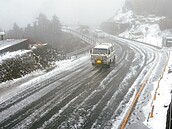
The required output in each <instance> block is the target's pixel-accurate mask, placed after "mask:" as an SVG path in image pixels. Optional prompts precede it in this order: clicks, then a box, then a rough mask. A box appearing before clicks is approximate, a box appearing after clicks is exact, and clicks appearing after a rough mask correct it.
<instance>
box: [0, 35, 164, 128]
mask: <svg viewBox="0 0 172 129" xmlns="http://www.w3.org/2000/svg"><path fill="white" fill-rule="evenodd" d="M105 40H107V41H108V42H112V43H115V45H116V53H117V62H116V64H112V65H111V68H105V67H93V66H92V65H91V62H90V56H89V54H86V55H83V56H82V57H79V58H76V59H75V58H74V59H72V60H68V61H63V62H61V63H59V64H57V65H59V67H57V68H56V69H54V70H52V71H50V72H49V73H46V74H44V75H41V76H39V77H37V78H34V79H32V80H30V81H28V82H26V83H23V84H21V85H18V86H16V88H15V89H13V90H9V92H8V90H7V91H6V92H4V93H3V96H0V116H2V117H0V127H2V129H3V128H31V129H33V128H96V129H97V128H105V127H106V128H116V127H119V126H120V124H121V122H122V119H123V117H124V115H125V113H126V111H127V109H128V107H129V105H130V103H131V101H132V100H133V97H134V95H135V94H136V92H137V90H138V89H139V87H140V85H141V84H142V81H143V80H144V77H145V75H147V73H150V72H152V71H153V69H155V68H156V67H157V66H156V65H157V64H158V63H162V62H160V58H161V57H160V56H161V55H162V56H164V55H166V53H163V52H162V53H161V54H159V52H156V50H154V49H153V48H152V47H145V46H144V45H143V47H141V48H140V45H135V44H130V45H128V43H127V42H126V41H122V40H121V41H120V42H119V41H116V39H113V38H111V39H105ZM164 60H166V58H164ZM164 62H165V61H164ZM162 65H163V63H162ZM8 84H9V83H8ZM4 85H5V84H4ZM4 87H5V86H4Z"/></svg>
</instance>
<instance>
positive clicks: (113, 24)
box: [101, 0, 172, 35]
mask: <svg viewBox="0 0 172 129" xmlns="http://www.w3.org/2000/svg"><path fill="white" fill-rule="evenodd" d="M171 5H172V0H126V2H125V4H124V6H123V8H121V9H120V10H118V11H117V12H116V14H115V16H113V17H112V18H110V19H109V20H108V21H106V22H104V23H102V24H101V29H102V30H104V31H106V32H108V33H110V34H114V35H119V34H121V33H123V32H125V31H127V30H133V29H134V28H138V26H141V25H144V24H149V25H153V24H157V25H158V26H159V30H160V31H164V30H172V8H171ZM146 28H147V27H146ZM139 33H140V32H139Z"/></svg>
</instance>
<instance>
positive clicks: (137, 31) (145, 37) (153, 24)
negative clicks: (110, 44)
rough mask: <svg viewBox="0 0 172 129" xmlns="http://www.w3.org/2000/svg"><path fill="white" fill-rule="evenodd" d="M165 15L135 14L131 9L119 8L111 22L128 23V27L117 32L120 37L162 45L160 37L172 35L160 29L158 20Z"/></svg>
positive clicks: (168, 31)
mask: <svg viewBox="0 0 172 129" xmlns="http://www.w3.org/2000/svg"><path fill="white" fill-rule="evenodd" d="M164 18H165V17H158V16H155V15H147V16H142V15H136V14H134V13H133V11H132V10H128V11H125V12H124V11H122V10H119V11H118V12H117V15H115V16H114V18H113V19H112V21H111V22H115V23H117V24H119V25H120V24H121V25H122V24H124V23H125V24H126V23H127V24H129V25H130V27H128V28H126V30H125V31H124V32H122V33H120V34H119V36H121V37H125V38H129V39H133V40H137V41H141V42H146V43H150V44H153V45H155V46H159V47H162V39H163V38H164V37H166V36H170V35H172V33H171V32H170V30H165V31H161V30H160V27H159V24H158V23H159V21H160V20H161V19H164Z"/></svg>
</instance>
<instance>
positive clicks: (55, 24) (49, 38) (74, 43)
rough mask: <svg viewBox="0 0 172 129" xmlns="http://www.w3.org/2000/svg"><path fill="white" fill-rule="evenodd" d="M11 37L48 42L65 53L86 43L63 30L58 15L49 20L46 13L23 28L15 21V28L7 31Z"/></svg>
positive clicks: (34, 41)
mask: <svg viewBox="0 0 172 129" xmlns="http://www.w3.org/2000/svg"><path fill="white" fill-rule="evenodd" d="M6 38H9V39H23V38H26V39H30V41H32V42H33V43H48V44H49V45H51V46H53V47H55V48H56V49H58V50H60V51H63V52H65V53H68V52H72V51H75V50H77V49H80V48H82V47H84V46H85V45H84V44H83V43H82V42H81V40H79V39H78V38H76V37H74V36H72V35H71V34H68V33H65V32H62V30H61V24H60V21H59V19H58V17H57V16H56V15H54V16H52V18H51V20H49V19H48V18H47V17H46V15H45V14H42V13H40V14H39V16H38V18H36V21H34V22H33V24H28V25H27V27H25V28H21V27H19V26H18V25H17V24H16V23H14V25H13V28H12V29H11V30H9V31H8V32H7V33H6Z"/></svg>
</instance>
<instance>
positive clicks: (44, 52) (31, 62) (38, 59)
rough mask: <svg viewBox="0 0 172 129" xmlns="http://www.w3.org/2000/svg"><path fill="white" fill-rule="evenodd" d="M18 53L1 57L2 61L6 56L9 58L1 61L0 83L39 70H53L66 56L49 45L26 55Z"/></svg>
mask: <svg viewBox="0 0 172 129" xmlns="http://www.w3.org/2000/svg"><path fill="white" fill-rule="evenodd" d="M16 53H17V52H15V54H14V53H13V56H12V55H10V54H11V53H6V54H4V55H2V56H0V58H1V59H2V58H3V57H4V56H6V57H8V58H6V59H4V58H3V60H1V61H0V83H1V82H5V81H7V80H13V79H16V78H20V77H22V76H24V75H26V74H28V73H31V72H33V71H35V70H38V69H42V70H43V69H47V68H51V67H53V66H54V65H55V61H56V60H62V59H65V55H63V54H62V52H59V51H58V50H56V49H53V48H52V47H50V46H48V45H46V46H42V47H38V48H36V49H33V50H31V51H27V52H26V53H24V54H21V53H23V52H22V51H18V54H16ZM7 54H9V55H10V57H9V56H7Z"/></svg>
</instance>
